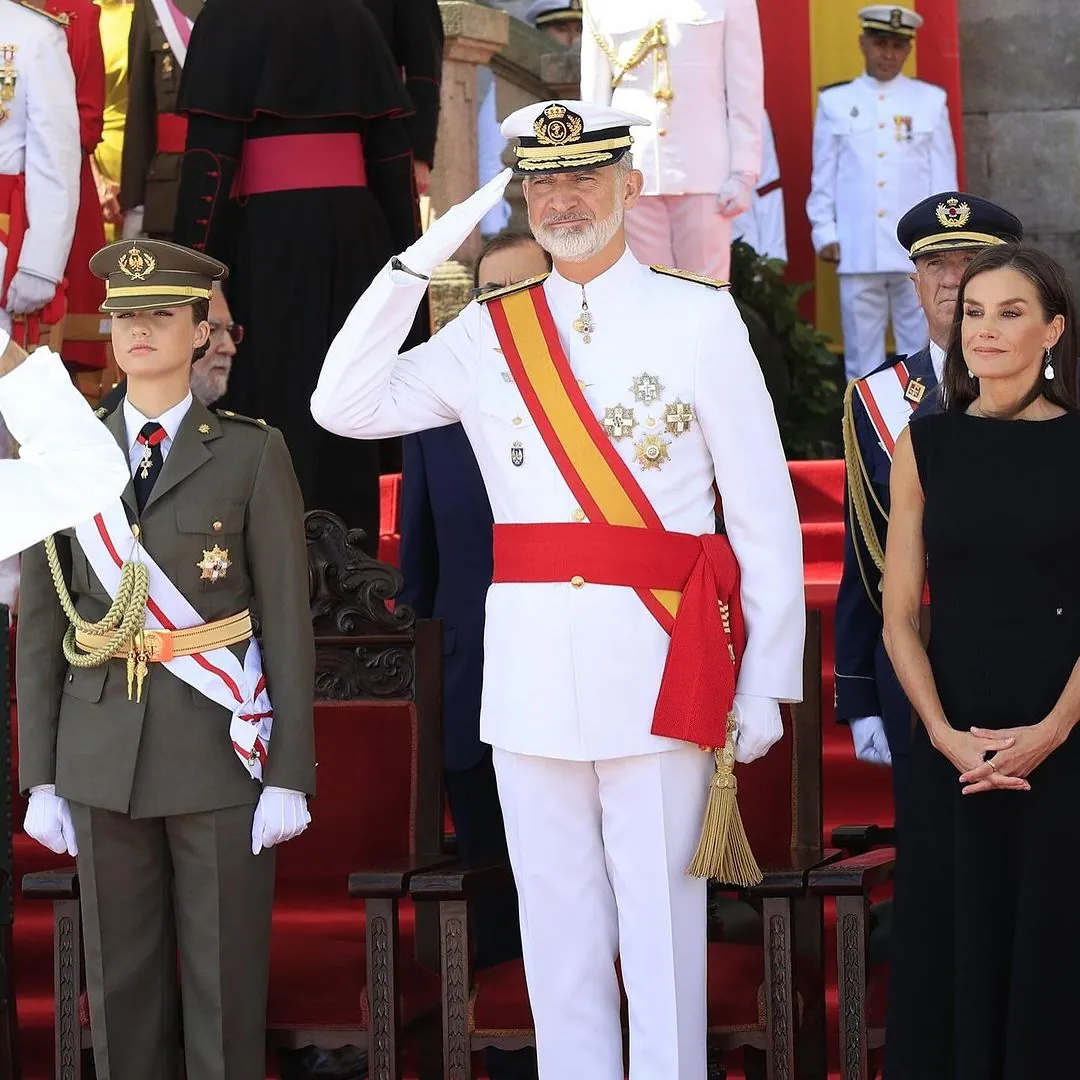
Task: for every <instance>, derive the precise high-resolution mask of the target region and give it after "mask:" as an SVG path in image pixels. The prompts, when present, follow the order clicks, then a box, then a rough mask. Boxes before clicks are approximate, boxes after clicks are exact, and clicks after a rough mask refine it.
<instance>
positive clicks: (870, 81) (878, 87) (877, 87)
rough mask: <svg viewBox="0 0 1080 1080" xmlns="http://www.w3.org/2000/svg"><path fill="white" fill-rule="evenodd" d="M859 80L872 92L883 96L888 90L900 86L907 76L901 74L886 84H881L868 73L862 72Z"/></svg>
mask: <svg viewBox="0 0 1080 1080" xmlns="http://www.w3.org/2000/svg"><path fill="white" fill-rule="evenodd" d="M859 78H860V79H861V80H862V81H863V83H864V84H865V85H866V86H869V87H870V89H871V90H874V91H876V92H877V93H879V94H884V93H885V92H886V91H888V90H892V89H894V88H896V87H899V86H902V85H903V84H904V82H905V81H906V79H907V76H906V75H904V74H903V73H901V74H899V75H897V76H896V77H895V78H892V79H890V80H889V81H888V82H882V81H881V80H880V79H875V78H874V76H873V75H871V74H870V72H868V71H864V72H863V73H862V74H861V75H860V76H859Z"/></svg>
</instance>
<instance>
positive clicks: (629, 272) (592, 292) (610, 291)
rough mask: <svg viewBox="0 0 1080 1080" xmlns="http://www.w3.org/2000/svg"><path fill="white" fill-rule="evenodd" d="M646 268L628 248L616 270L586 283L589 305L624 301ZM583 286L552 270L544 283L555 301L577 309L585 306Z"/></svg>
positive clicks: (610, 268)
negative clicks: (582, 292)
mask: <svg viewBox="0 0 1080 1080" xmlns="http://www.w3.org/2000/svg"><path fill="white" fill-rule="evenodd" d="M643 269H644V267H642V265H641V263H639V262H638V261H637V259H635V258H634V256H633V255H632V254H631V253H630V249H629V248H627V249H626V250H625V251H624V252H623V253H622V255H620V256H619V259H618V261H617V262H616V263H614V264H613V265H612V266H609V267H608V268H607V270H605V271H604V272H603V273H602V274H600V275H598V276H597V277H594V278H593V279H592V281H588V282H586V283H585V295H586V297H587V298H588V302H589V304H593V303H603V302H604V301H606V300H608V299H610V300H613V301H616V302H618V301H620V300H624V299H625V296H626V290H627V287H628V286H629V284H630V282H631V281H632V280H633V279H634V278H635V277H636V276H638V275H639V274H640V273H641V272H642V270H643ZM581 288H582V287H581V285H580V284H579V283H578V282H576V281H570V280H569V279H568V278H564V277H563V276H562V274H560V273H559V271H558V270H552V271H551V274H550V275H549V277H548V279H547V281H546V282H545V283H544V291H545V292H547V293H548V294H549V295H550V296H551V298H552V299H555V300H561V301H564V302H568V303H570V304H571V305H572V306H574V307H578V306H579V305H580V304H581Z"/></svg>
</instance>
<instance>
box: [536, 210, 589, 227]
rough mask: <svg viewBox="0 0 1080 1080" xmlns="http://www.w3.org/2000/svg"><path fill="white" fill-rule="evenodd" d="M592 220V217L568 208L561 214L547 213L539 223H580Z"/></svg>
mask: <svg viewBox="0 0 1080 1080" xmlns="http://www.w3.org/2000/svg"><path fill="white" fill-rule="evenodd" d="M592 220H593V218H592V217H589V216H583V215H582V214H581V213H580V212H578V211H576V210H568V211H566V212H564V213H561V214H559V213H555V214H548V215H547V216H546V217H545V218H544V220H543V221H541V222H540V224H541V225H557V224H559V223H560V222H563V221H580V222H582V223H586V224H587V223H590V222H592Z"/></svg>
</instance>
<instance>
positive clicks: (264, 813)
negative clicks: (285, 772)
mask: <svg viewBox="0 0 1080 1080" xmlns="http://www.w3.org/2000/svg"><path fill="white" fill-rule="evenodd" d="M310 824H311V814H309V813H308V808H307V796H306V795H305V794H304V793H303V792H302V791H290V790H289V789H288V788H280V787H266V788H263V793H262V794H261V795H260V796H259V804H258V806H256V807H255V817H254V819H253V820H252V822H251V854H252V855H258V854H259V852H260V851H262V849H263V848H269V847H273V846H274V845H275V844H284V843H285V841H286V840H291V839H292V838H293V837H294V836H299V835H300V834H301V833H302V832H303V831H304V830H305V829H306V828H307V827H308V825H310Z"/></svg>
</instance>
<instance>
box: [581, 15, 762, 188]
mask: <svg viewBox="0 0 1080 1080" xmlns="http://www.w3.org/2000/svg"><path fill="white" fill-rule="evenodd" d="M658 19H663V20H664V22H665V26H666V29H667V37H668V47H667V57H668V67H669V69H670V81H671V89H672V91H673V93H674V97H673V99H672V100H671V101H670V102H661V101H658V100H657V99H656V97H655V96H654V94H653V90H654V87H655V85H656V80H657V78H660V79H661V81H662V79H663V73H662V71H661V72H657V70H656V55H655V53H654V54H652V55H650V56H649V57H648V58H647V59H646V60H645V61H643V62H642V63H641V64H639V65H638V66H637V67H635V68H631V69H630V70H629V71H627V72H626V74H625V75H624V76H623V77H622V79H621V81H620V82H619V85H618V87H617V88H616V89H615V90H614V91H613V90H612V85H611V84H612V79H613V78H614V75H615V72H614V71H613V69H612V65H611V61H610V59H609V58H608V56H607V54H606V53H605V52H604V50H603V49H602V48H601V47H600V45H599V44H598V42H597V41H596V36H595V35H596V34H599V35H600V36H601V37H602V38H603V39H604V40H605V42H606V43H607V45H608V48H610V49H612V50H613V51H614V52H615V54H616V55H617V56H618V58H619V60H620V61H621V62H623V63H625V62H626V61H627V60H628V58H629V57H630V55H631V54H632V53H633V51H634V47H635V45H637V43H638V42H639V41H640V39H641V35H642V34H643V33H644V32H645V30H646V29H647V28H648V27H649V26H651V25H652V24H653V23H655V22H656V21H657V20H658ZM581 98H582V100H583V101H591V102H595V103H596V104H600V105H611V106H612V107H614V108H616V109H623V110H625V111H626V112H631V113H636V114H637V115H638V116H644V117H647V118H648V119H649V120H651V121H652V126H651V127H636V128H634V129H633V136H634V146H633V154H634V164H635V165H636V166H637V167H638V168H639V169H641V171H642V172H643V173H644V174H645V188H644V194H645V195H694V194H697V195H700V194H714V193H716V192H718V191H719V190H720V188H721V187H722V186H723V185H724V182H725V181H726V180H727V179H728V177H729V176H730V175H731V174H732V173H745V174H746V176H747V177H748V178H749V180H750V182H751V183H754V182H755V181H756V180H757V177H758V176H759V175H760V173H761V123H762V116H763V113H764V109H765V104H764V67H763V63H762V55H761V31H760V27H759V25H758V12H757V3H756V2H755V0H585V26H584V32H583V34H582V38H581Z"/></svg>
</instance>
